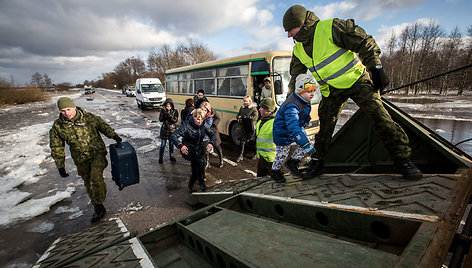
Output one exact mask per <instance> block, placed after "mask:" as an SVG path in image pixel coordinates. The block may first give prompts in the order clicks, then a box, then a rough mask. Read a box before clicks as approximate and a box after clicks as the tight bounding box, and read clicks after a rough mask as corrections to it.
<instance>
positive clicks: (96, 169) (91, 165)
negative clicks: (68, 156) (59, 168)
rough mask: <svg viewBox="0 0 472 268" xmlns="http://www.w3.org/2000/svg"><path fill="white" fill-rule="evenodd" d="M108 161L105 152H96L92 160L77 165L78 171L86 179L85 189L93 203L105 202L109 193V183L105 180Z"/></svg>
mask: <svg viewBox="0 0 472 268" xmlns="http://www.w3.org/2000/svg"><path fill="white" fill-rule="evenodd" d="M107 165H108V161H107V159H106V157H105V155H104V154H96V155H95V156H94V157H93V159H92V161H90V162H87V163H83V164H79V165H77V173H79V175H80V177H82V179H83V180H84V185H85V189H87V194H88V196H89V197H90V200H91V201H92V204H103V202H104V201H105V197H106V195H107V185H106V183H105V181H104V180H103V170H104V169H105V168H106V167H107Z"/></svg>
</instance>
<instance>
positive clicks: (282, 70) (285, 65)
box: [273, 57, 292, 105]
mask: <svg viewBox="0 0 472 268" xmlns="http://www.w3.org/2000/svg"><path fill="white" fill-rule="evenodd" d="M291 59H292V58H291V57H275V58H274V62H273V73H274V81H277V80H280V81H281V82H282V83H281V85H282V93H281V94H277V95H276V96H275V99H276V102H277V104H278V105H281V104H282V103H283V102H284V101H285V98H286V96H287V93H288V83H290V61H291Z"/></svg>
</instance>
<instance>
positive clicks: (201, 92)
mask: <svg viewBox="0 0 472 268" xmlns="http://www.w3.org/2000/svg"><path fill="white" fill-rule="evenodd" d="M199 100H202V101H208V99H207V97H206V96H205V91H204V90H203V89H199V90H198V91H197V94H196V95H195V96H193V103H194V104H195V108H198V106H197V102H198V101H199Z"/></svg>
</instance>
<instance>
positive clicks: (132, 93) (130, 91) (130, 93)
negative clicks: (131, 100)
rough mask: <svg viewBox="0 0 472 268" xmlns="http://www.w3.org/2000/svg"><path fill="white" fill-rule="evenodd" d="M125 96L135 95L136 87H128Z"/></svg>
mask: <svg viewBox="0 0 472 268" xmlns="http://www.w3.org/2000/svg"><path fill="white" fill-rule="evenodd" d="M126 97H136V88H134V87H129V88H128V89H127V90H126Z"/></svg>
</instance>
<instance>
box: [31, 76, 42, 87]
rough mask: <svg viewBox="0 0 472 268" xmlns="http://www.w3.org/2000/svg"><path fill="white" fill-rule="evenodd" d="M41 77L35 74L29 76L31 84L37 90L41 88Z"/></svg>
mask: <svg viewBox="0 0 472 268" xmlns="http://www.w3.org/2000/svg"><path fill="white" fill-rule="evenodd" d="M42 83H43V76H42V75H41V74H40V73H38V72H36V73H34V74H33V75H32V76H31V84H33V85H35V86H36V87H38V88H42Z"/></svg>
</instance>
